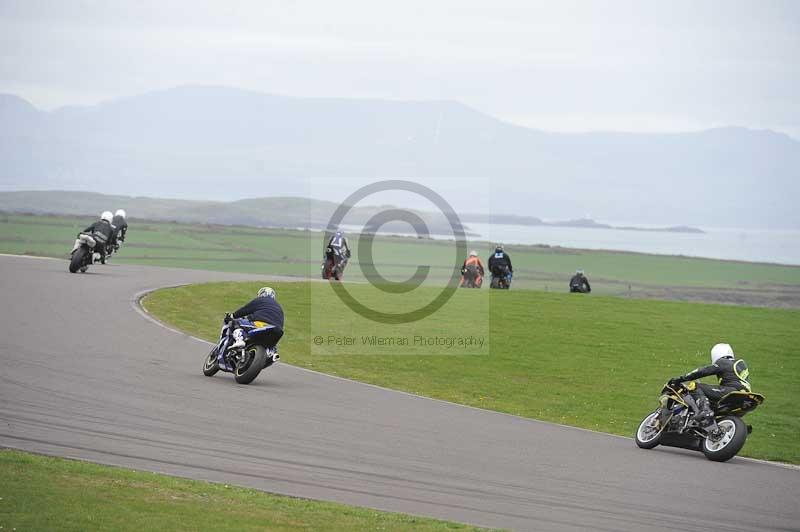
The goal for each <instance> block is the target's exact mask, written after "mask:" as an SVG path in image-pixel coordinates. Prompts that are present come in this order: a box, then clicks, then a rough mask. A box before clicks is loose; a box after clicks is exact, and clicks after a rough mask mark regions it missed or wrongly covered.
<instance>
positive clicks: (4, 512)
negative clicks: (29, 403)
mask: <svg viewBox="0 0 800 532" xmlns="http://www.w3.org/2000/svg"><path fill="white" fill-rule="evenodd" d="M0 528H2V530H4V531H9V532H10V531H12V530H20V531H22V530H59V531H62V532H68V531H85V530H115V531H128V530H130V531H137V532H138V531H140V530H230V531H241V530H274V531H291V530H342V531H351V530H396V531H405V530H410V529H413V530H431V531H433V530H478V529H477V528H474V527H471V526H467V525H462V524H459V523H449V522H445V521H437V520H434V519H428V518H424V517H414V516H409V515H403V514H396V513H388V512H379V511H376V510H370V509H366V508H355V507H351V506H345V505H342V504H335V503H329V502H320V501H312V500H308V499H299V498H294V497H284V496H279V495H272V494H269V493H264V492H261V491H257V490H253V489H246V488H238V487H235V486H228V485H224V484H214V483H210V482H202V481H194V480H185V479H181V478H175V477H169V476H164V475H158V474H154V473H145V472H139V471H131V470H129V469H123V468H119V467H110V466H102V465H97V464H92V463H88V462H80V461H76V460H67V459H62V458H51V457H46V456H39V455H34V454H29V453H23V452H19V451H13V450H9V449H3V450H0Z"/></svg>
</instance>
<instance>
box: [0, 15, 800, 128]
mask: <svg viewBox="0 0 800 532" xmlns="http://www.w3.org/2000/svg"><path fill="white" fill-rule="evenodd" d="M798 65H800V2H791V1H787V2H771V1H753V2H731V1H725V2H698V1H689V2H675V1H668V2H665V1H657V2H642V1H636V2H600V1H598V2H591V3H590V2H564V1H559V2H553V1H549V2H532V1H518V2H514V1H506V2H504V1H494V2H487V1H485V0H483V1H479V2H471V1H465V0H439V1H435V2H432V1H430V0H427V1H409V0H404V1H402V2H400V1H395V2H377V1H366V0H364V1H345V0H337V1H335V2H331V1H315V2H311V1H289V0H287V1H283V2H268V1H263V0H254V1H242V2H231V1H226V2H201V1H197V0H191V1H184V0H177V1H176V0H172V1H169V2H164V1H163V0H160V1H156V2H150V1H146V2H112V1H80V2H68V1H29V0H26V1H10V0H0V92H10V93H14V94H17V95H20V96H22V97H24V98H26V99H28V100H29V101H31V102H32V103H34V104H35V105H37V106H39V107H42V108H46V109H50V108H54V107H58V106H61V105H67V104H77V103H82V104H87V103H95V102H99V101H103V100H107V99H111V98H116V97H120V96H129V95H134V94H137V93H141V92H145V91H150V90H154V89H161V88H167V87H171V86H175V85H183V84H214V85H230V86H236V87H242V88H248V89H255V90H261V91H265V92H274V93H281V94H287V95H295V96H340V97H375V98H389V99H453V100H459V101H461V102H463V103H465V104H467V105H469V106H471V107H474V108H477V109H479V110H481V111H484V112H486V113H489V114H491V115H494V116H498V117H501V118H504V119H506V120H509V121H512V122H515V123H518V124H521V125H526V126H530V127H535V128H540V129H546V130H554V131H585V130H598V129H602V130H620V131H679V130H690V129H700V128H707V127H714V126H722V125H742V126H749V127H754V128H770V129H774V130H778V131H783V132H786V133H789V134H792V135H793V136H795V137H796V138H798V139H800V66H798Z"/></svg>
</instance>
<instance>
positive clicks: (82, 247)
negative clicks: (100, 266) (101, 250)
mask: <svg viewBox="0 0 800 532" xmlns="http://www.w3.org/2000/svg"><path fill="white" fill-rule="evenodd" d="M96 245H97V241H96V240H95V239H94V237H92V235H87V234H86V233H81V234H79V235H78V240H77V241H76V247H75V248H74V249H73V250H72V254H71V256H70V260H69V271H70V273H77V272H78V271H80V272H81V273H84V272H86V270H87V269H88V268H89V266H90V265H91V264H92V263H93V262H94V248H95V246H96Z"/></svg>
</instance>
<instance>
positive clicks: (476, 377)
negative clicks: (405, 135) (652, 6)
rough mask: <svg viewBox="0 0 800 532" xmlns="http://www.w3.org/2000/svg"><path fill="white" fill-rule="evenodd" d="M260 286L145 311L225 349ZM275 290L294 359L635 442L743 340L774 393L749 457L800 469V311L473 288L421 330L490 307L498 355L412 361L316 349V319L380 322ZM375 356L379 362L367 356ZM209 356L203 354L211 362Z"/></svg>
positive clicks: (364, 289)
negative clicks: (658, 411)
mask: <svg viewBox="0 0 800 532" xmlns="http://www.w3.org/2000/svg"><path fill="white" fill-rule="evenodd" d="M259 286H260V284H259V283H214V284H205V285H195V286H188V287H180V288H173V289H164V290H160V291H157V292H155V293H153V294H150V295H149V296H147V298H146V299H145V300H144V305H145V307H146V308H147V310H148V311H150V312H151V313H153V314H154V315H155V316H157V317H158V318H159V319H161V320H163V321H164V322H166V323H169V324H171V325H173V326H176V327H178V328H180V329H182V330H185V331H187V332H188V333H190V334H193V335H196V336H199V337H202V338H205V339H208V340H212V341H214V340H216V335H217V334H218V332H219V324H220V319H221V317H222V316H223V314H224V313H225V312H228V311H231V310H233V309H235V308H237V307H238V306H240V305H241V304H243V303H244V302H246V301H248V300H249V299H250V298H252V297H253V294H255V292H256V290H257V289H258V287H259ZM272 286H274V287H275V288H276V290H277V292H278V294H279V299H280V302H281V303H282V305H283V306H284V309H285V312H286V331H287V332H286V336H285V337H284V339H283V340H282V341H281V356H282V357H283V360H284V361H285V362H288V363H290V364H295V365H298V366H302V367H306V368H311V369H315V370H318V371H322V372H325V373H329V374H333V375H339V376H344V377H348V378H353V379H356V380H360V381H364V382H369V383H373V384H378V385H381V386H386V387H389V388H395V389H399V390H405V391H409V392H412V393H416V394H421V395H425V396H429V397H435V398H439V399H444V400H448V401H453V402H457V403H462V404H467V405H472V406H477V407H481V408H487V409H490V410H497V411H500V412H507V413H511V414H517V415H521V416H525V417H531V418H536V419H542V420H546V421H552V422H556V423H562V424H568V425H574V426H578V427H585V428H589V429H593V430H598V431H603V432H609V433H614V434H620V435H625V436H631V435H632V433H633V431H634V429H635V428H636V426H637V425H638V423H639V421H640V420H641V419H642V418H643V417H644V416H645V415H646V414H647V413H648V412H649V411H651V410H652V409H653V408H654V407H655V406H656V403H657V398H658V393H659V391H660V389H661V385H662V384H663V383H664V382H665V381H666V380H667V379H668V378H669V377H672V376H675V375H679V374H683V373H686V372H687V371H689V370H691V369H693V368H695V367H697V366H700V365H705V364H707V363H708V360H709V359H708V350H709V348H710V347H711V345H713V344H714V343H716V342H720V341H725V342H728V343H731V344H732V345H733V346H734V348H735V349H736V351H737V354H738V355H739V356H740V357H742V358H744V359H745V360H747V362H748V365H749V366H750V368H751V382H752V384H753V387H754V391H757V392H759V393H762V394H764V395H765V396H766V402H765V403H764V405H763V406H762V407H761V408H760V409H758V410H756V411H755V412H753V413H751V414H748V416H747V418H746V419H747V421H748V423H751V424H752V425H753V426H754V431H753V434H752V435H751V436H750V437H749V438H748V442H747V444H746V445H745V447H744V449H743V451H742V453H741V454H742V455H744V456H751V457H756V458H763V459H769V460H779V461H785V462H790V463H800V446H799V445H798V444H797V439H796V436H797V434H798V433H800V418H798V417H797V416H796V415H795V407H794V404H795V398H796V396H797V394H798V385H797V378H796V377H797V375H798V374H800V358H798V357H797V356H796V354H795V353H794V350H795V349H796V346H797V345H799V344H800V331H798V328H797V324H798V323H800V312H798V311H793V310H781V309H761V308H751V307H733V306H725V305H707V304H698V303H678V302H665V301H645V300H625V299H620V298H614V297H598V296H595V295H591V296H582V295H569V294H552V293H543V292H535V291H527V290H524V291H513V290H512V291H508V292H506V291H491V293H488V294H487V291H486V290H483V291H468V290H461V291H459V292H457V293H456V294H455V296H454V297H453V298H452V300H451V301H450V302H449V303H448V305H449V306H451V308H450V310H448V311H447V312H446V313H435V314H433V315H432V316H431V317H430V318H428V319H427V320H426V321H425V322H423V323H421V324H420V325H419V327H420V328H421V330H426V331H429V330H431V329H432V328H433V327H435V328H436V330H437V331H439V334H442V335H448V334H452V335H458V334H464V333H467V334H469V331H464V322H463V320H462V319H460V316H466V315H469V314H470V313H471V312H472V311H473V309H474V308H475V307H476V305H479V304H482V301H483V299H482V298H487V297H488V298H489V305H488V308H487V312H488V317H489V320H488V321H489V323H488V325H489V327H488V335H489V349H488V352H487V353H486V354H485V355H483V356H475V355H472V356H459V355H458V354H455V355H454V354H452V353H453V352H452V351H447V350H445V349H444V348H442V349H439V348H429V349H427V350H426V351H420V350H409V351H408V354H411V355H413V356H402V355H399V354H398V353H397V350H396V349H394V350H392V351H387V350H384V349H383V348H381V347H374V348H369V349H366V350H365V349H363V346H362V349H361V350H356V349H355V348H354V347H353V346H346V345H344V346H342V345H327V344H326V345H324V346H323V347H322V348H319V346H316V345H315V343H314V341H313V338H314V337H315V336H316V332H317V331H315V330H314V327H315V325H314V321H315V320H313V319H312V314H313V315H323V316H324V315H327V316H330V317H331V318H330V323H334V324H335V326H332V327H331V328H330V329H331V331H332V334H336V335H340V336H352V337H353V338H355V341H356V343H358V342H359V341H360V338H361V337H362V336H363V335H364V331H365V330H370V328H374V324H373V323H371V322H370V321H369V320H368V319H365V318H362V317H360V316H356V315H354V314H353V313H349V312H348V310H347V309H346V308H344V306H343V305H342V303H341V301H339V299H338V298H337V297H336V296H335V294H334V293H333V291H332V290H330V287H328V285H326V284H322V283H307V282H297V283H273V284H272ZM348 290H351V291H352V293H353V295H354V296H355V297H357V298H359V299H361V300H363V301H370V299H371V298H380V297H384V298H385V297H387V296H386V294H377V293H376V290H375V288H373V287H371V286H369V285H348ZM430 290H433V289H428V288H426V287H421V288H418V289H417V290H414V291H413V292H411V293H410V294H415V295H416V296H415V297H420V298H423V297H426V295H427V296H429V295H430V294H429V292H430ZM312 307H313V311H312ZM187 308H191V309H193V310H192V312H190V313H187V312H186V311H185V310H184V309H187ZM434 320H435V321H434ZM398 334H406V333H405V332H404V333H398ZM365 351H367V352H369V353H371V354H370V355H369V356H365V355H364V354H363V353H364V352H365ZM389 352H391V354H386V353H389ZM354 353H361V354H354ZM204 354H205V353H198V359H200V358H202V356H203V355H204ZM330 355H336V356H330ZM198 371H199V370H198Z"/></svg>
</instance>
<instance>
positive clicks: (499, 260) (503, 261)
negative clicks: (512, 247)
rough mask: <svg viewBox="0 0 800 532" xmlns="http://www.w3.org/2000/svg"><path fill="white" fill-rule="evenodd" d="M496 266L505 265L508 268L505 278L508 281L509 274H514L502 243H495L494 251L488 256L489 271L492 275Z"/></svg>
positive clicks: (509, 278) (509, 258)
mask: <svg viewBox="0 0 800 532" xmlns="http://www.w3.org/2000/svg"><path fill="white" fill-rule="evenodd" d="M498 266H505V267H507V268H508V273H507V274H506V279H508V280H509V281H510V280H511V276H512V275H513V274H514V267H513V266H511V257H509V256H508V253H506V252H505V250H504V249H503V245H502V244H497V246H496V247H495V248H494V253H493V254H492V256H490V257H489V271H490V272H492V275H494V274H495V268H496V267H498Z"/></svg>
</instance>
